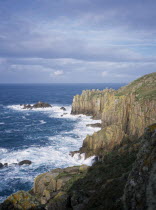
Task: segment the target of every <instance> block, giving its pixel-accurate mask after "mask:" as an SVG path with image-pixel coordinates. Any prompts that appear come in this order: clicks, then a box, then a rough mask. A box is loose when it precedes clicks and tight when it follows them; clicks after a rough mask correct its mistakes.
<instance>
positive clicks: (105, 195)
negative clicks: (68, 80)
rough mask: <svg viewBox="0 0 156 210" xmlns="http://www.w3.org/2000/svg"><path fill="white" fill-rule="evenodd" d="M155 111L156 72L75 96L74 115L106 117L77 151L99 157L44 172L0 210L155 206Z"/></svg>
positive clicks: (113, 209)
mask: <svg viewBox="0 0 156 210" xmlns="http://www.w3.org/2000/svg"><path fill="white" fill-rule="evenodd" d="M155 110H156V73H153V74H149V75H145V76H144V77H141V78H139V79H138V80H135V81H134V82H132V83H130V84H129V85H127V86H125V87H123V88H121V89H119V90H118V91H115V90H112V89H110V90H108V89H106V90H103V91H99V90H92V91H89V90H87V91H83V93H82V95H77V96H75V97H74V99H73V104H72V114H86V115H92V116H93V117H94V118H96V119H101V120H102V125H101V130H100V131H98V132H96V133H94V134H93V135H92V136H89V135H87V137H86V138H85V140H84V142H83V145H82V147H81V148H80V150H79V151H76V152H79V153H85V155H86V157H90V156H93V155H95V156H97V157H98V158H97V160H98V161H97V162H96V163H94V164H93V166H91V167H88V166H85V165H82V166H74V167H68V168H65V169H54V170H52V171H49V172H46V173H44V174H41V175H39V176H37V177H36V179H35V181H34V186H33V189H32V190H30V191H29V192H24V191H19V192H17V193H15V194H13V195H11V196H9V197H8V198H7V199H6V200H5V201H4V202H3V203H2V204H1V205H0V209H1V210H3V209H47V210H58V209H59V210H66V209H73V210H90V209H99V210H100V209H101V210H102V209H106V210H116V209H117V210H118V209H119V210H120V209H121V210H122V209H123V210H124V209H125V210H130V209H138V210H144V209H148V210H155V209H156V178H155V171H156V112H155ZM72 153H73V154H74V152H72Z"/></svg>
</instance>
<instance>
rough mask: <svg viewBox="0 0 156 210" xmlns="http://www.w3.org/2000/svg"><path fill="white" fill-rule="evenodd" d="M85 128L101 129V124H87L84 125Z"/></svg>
mask: <svg viewBox="0 0 156 210" xmlns="http://www.w3.org/2000/svg"><path fill="white" fill-rule="evenodd" d="M86 126H87V127H93V128H96V127H98V128H101V127H102V124H101V123H94V124H87V125H86Z"/></svg>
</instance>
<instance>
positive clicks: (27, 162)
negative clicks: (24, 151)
mask: <svg viewBox="0 0 156 210" xmlns="http://www.w3.org/2000/svg"><path fill="white" fill-rule="evenodd" d="M31 163H32V162H31V161H30V160H22V161H20V162H19V163H18V165H20V166H21V165H24V164H26V165H30V164H31Z"/></svg>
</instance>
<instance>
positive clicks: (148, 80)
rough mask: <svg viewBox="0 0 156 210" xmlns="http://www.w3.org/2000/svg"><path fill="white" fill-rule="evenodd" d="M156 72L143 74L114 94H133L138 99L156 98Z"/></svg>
mask: <svg viewBox="0 0 156 210" xmlns="http://www.w3.org/2000/svg"><path fill="white" fill-rule="evenodd" d="M155 84H156V73H152V74H148V75H145V76H143V77H141V78H139V79H137V80H135V81H133V82H132V83H130V84H129V85H127V86H125V87H122V88H120V89H119V90H118V91H117V93H116V96H121V95H128V94H135V95H136V98H137V99H138V100H142V99H150V100H153V99H156V85H155Z"/></svg>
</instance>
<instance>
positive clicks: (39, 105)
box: [23, 101, 52, 109]
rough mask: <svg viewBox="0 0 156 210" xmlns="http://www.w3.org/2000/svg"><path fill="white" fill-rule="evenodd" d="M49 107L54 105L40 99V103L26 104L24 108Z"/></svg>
mask: <svg viewBox="0 0 156 210" xmlns="http://www.w3.org/2000/svg"><path fill="white" fill-rule="evenodd" d="M48 107H52V106H51V105H50V104H48V103H45V102H41V101H39V102H38V103H36V104H34V105H30V104H24V107H23V109H37V108H48Z"/></svg>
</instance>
